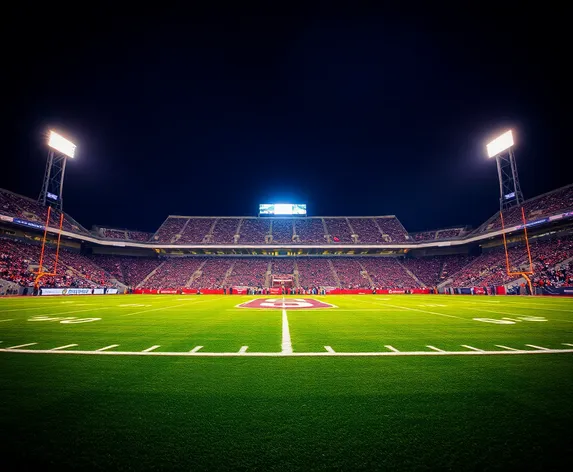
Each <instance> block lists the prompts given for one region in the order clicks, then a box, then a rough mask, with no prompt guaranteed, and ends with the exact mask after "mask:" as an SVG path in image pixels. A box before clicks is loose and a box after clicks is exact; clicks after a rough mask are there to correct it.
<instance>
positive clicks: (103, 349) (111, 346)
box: [96, 344, 119, 351]
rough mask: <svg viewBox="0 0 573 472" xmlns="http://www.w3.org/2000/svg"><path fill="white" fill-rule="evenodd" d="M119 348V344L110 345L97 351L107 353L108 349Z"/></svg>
mask: <svg viewBox="0 0 573 472" xmlns="http://www.w3.org/2000/svg"><path fill="white" fill-rule="evenodd" d="M117 346H119V344H110V345H109V346H106V347H101V348H99V349H96V351H107V350H108V349H113V348H114V347H117Z"/></svg>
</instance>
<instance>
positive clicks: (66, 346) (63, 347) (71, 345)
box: [50, 344, 77, 351]
mask: <svg viewBox="0 0 573 472" xmlns="http://www.w3.org/2000/svg"><path fill="white" fill-rule="evenodd" d="M76 346H77V344H66V345H65V346H60V347H54V348H52V349H50V351H59V350H60V349H67V348H69V347H76Z"/></svg>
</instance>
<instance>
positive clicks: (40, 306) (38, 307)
mask: <svg viewBox="0 0 573 472" xmlns="http://www.w3.org/2000/svg"><path fill="white" fill-rule="evenodd" d="M86 305H90V306H94V307H99V306H100V305H98V304H97V303H94V304H84V306H86ZM76 306H78V305H76ZM44 308H65V307H63V306H62V307H60V306H59V305H55V304H53V303H51V304H49V305H36V306H34V307H30V308H28V307H21V308H12V309H10V310H0V313H7V312H9V311H28V310H41V309H44ZM70 308H74V307H73V306H71V307H70ZM108 308H112V307H108ZM99 309H102V308H99ZM72 313H74V312H72Z"/></svg>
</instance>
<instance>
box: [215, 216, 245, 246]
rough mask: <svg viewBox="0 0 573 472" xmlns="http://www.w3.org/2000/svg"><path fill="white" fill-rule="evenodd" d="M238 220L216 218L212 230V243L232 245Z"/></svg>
mask: <svg viewBox="0 0 573 472" xmlns="http://www.w3.org/2000/svg"><path fill="white" fill-rule="evenodd" d="M240 222H241V219H240V218H218V219H217V223H216V224H215V227H214V229H213V239H212V242H213V243H215V244H233V243H234V242H235V234H237V229H238V227H239V223H240Z"/></svg>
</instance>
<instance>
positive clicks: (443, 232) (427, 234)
mask: <svg viewBox="0 0 573 472" xmlns="http://www.w3.org/2000/svg"><path fill="white" fill-rule="evenodd" d="M465 232H466V230H465V227H462V228H449V229H437V230H432V231H421V232H419V233H414V234H413V235H412V236H413V238H414V241H418V242H421V241H434V240H437V239H453V238H459V237H460V236H463V235H464V234H465Z"/></svg>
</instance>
